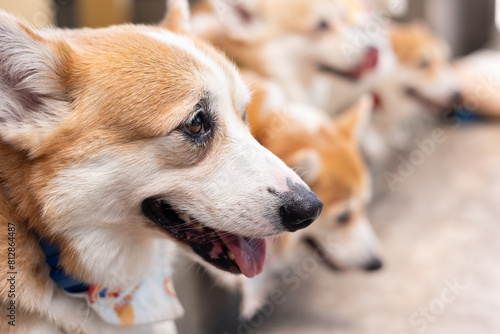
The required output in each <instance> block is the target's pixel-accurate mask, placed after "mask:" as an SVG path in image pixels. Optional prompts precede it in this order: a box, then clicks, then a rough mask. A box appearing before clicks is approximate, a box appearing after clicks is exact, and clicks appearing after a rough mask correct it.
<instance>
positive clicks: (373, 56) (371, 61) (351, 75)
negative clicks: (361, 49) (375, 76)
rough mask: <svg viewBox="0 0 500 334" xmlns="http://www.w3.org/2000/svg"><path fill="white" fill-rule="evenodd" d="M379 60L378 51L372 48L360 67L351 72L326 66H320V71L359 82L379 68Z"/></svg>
mask: <svg viewBox="0 0 500 334" xmlns="http://www.w3.org/2000/svg"><path fill="white" fill-rule="evenodd" d="M378 58H379V51H378V49H376V48H373V47H371V48H369V49H368V51H367V52H366V53H365V56H364V57H363V59H362V60H361V62H360V63H359V65H358V66H357V67H356V68H354V69H352V70H350V71H342V70H340V69H337V68H334V67H332V66H329V65H325V64H320V65H319V70H320V71H322V72H326V73H329V74H333V75H336V76H339V77H342V78H344V79H347V80H349V81H357V80H359V79H361V78H362V77H363V76H364V75H365V74H366V73H367V72H369V71H371V70H372V69H374V68H375V67H376V66H377V64H378Z"/></svg>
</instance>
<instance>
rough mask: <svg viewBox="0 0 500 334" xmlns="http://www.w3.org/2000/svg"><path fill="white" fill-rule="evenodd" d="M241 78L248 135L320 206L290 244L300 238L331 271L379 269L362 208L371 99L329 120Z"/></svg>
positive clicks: (270, 87) (367, 195)
mask: <svg viewBox="0 0 500 334" xmlns="http://www.w3.org/2000/svg"><path fill="white" fill-rule="evenodd" d="M244 76H245V79H246V80H247V82H250V83H251V88H252V91H253V98H252V100H251V101H250V103H249V104H248V106H247V113H248V120H249V123H250V128H251V131H252V134H253V135H254V136H255V138H256V139H257V140H258V141H259V143H261V144H262V145H263V146H264V147H266V148H268V149H269V150H270V151H271V152H273V153H274V154H276V155H277V156H278V157H280V158H281V159H282V160H283V161H284V162H285V163H286V164H287V165H288V166H290V167H291V168H293V169H294V170H296V171H297V173H298V174H299V175H301V177H302V179H303V180H304V181H305V182H306V183H307V184H308V185H309V186H310V187H311V189H312V190H313V191H314V192H315V193H316V194H317V195H318V197H319V198H320V199H321V200H322V202H323V205H324V210H323V213H322V214H321V215H320V217H319V218H318V220H317V222H316V223H315V224H314V226H310V227H308V228H306V229H304V230H302V231H300V232H297V233H296V234H295V235H293V236H292V235H289V241H291V244H295V243H297V242H302V243H303V244H304V245H306V246H307V247H309V248H310V249H311V250H313V251H317V252H318V253H319V254H320V255H321V256H322V257H323V259H324V262H325V265H326V266H328V267H330V268H331V269H334V270H341V269H347V268H360V269H367V270H376V269H379V268H380V267H381V265H382V261H381V255H380V249H379V246H378V241H377V238H376V236H375V234H374V232H373V230H372V227H371V225H370V223H369V221H368V219H367V216H366V212H365V210H366V206H367V205H368V203H369V201H370V199H371V181H370V175H369V173H368V170H367V168H366V166H365V164H364V161H363V158H362V155H361V151H360V147H359V144H360V138H361V136H362V133H363V131H364V128H365V127H366V126H367V124H368V122H369V115H370V112H371V108H372V106H373V103H372V101H371V98H370V97H369V96H364V97H362V98H361V99H360V101H359V102H358V103H356V104H355V105H354V106H353V107H351V108H350V109H349V110H347V111H345V112H344V113H342V114H341V115H339V116H337V117H335V118H334V119H332V118H331V117H329V116H328V115H327V114H326V113H324V112H323V111H321V110H318V109H316V108H314V107H310V106H308V105H303V104H298V103H290V104H286V102H285V100H280V96H281V97H283V98H284V97H285V94H284V93H283V92H282V91H280V89H281V88H280V87H279V85H277V84H276V83H275V82H272V81H270V80H265V79H262V78H258V77H255V76H251V75H250V76H249V74H248V73H246V72H244ZM292 241H293V242H292ZM291 248H292V249H293V248H295V246H293V247H291ZM289 255H291V256H293V254H292V253H290V254H289ZM285 256H288V254H286V252H285Z"/></svg>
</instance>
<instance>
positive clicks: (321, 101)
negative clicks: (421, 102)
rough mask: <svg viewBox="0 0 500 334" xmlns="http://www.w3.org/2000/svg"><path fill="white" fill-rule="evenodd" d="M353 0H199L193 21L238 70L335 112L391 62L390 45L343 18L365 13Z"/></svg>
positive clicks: (369, 85)
mask: <svg viewBox="0 0 500 334" xmlns="http://www.w3.org/2000/svg"><path fill="white" fill-rule="evenodd" d="M352 3H361V1H360V0H359V1H358V0H355V1H353V0H349V1H347V0H346V1H344V0H334V1H331V0H308V1H303V0H273V1H267V0H241V1H234V0H211V1H209V0H205V1H202V2H201V4H199V5H198V6H195V7H194V9H193V11H194V13H195V14H194V15H193V19H192V24H193V30H194V31H195V33H196V34H197V35H198V36H200V37H202V38H204V39H206V40H208V41H210V42H211V43H212V44H214V45H215V46H217V47H219V48H220V49H221V50H223V51H224V52H225V53H226V54H227V55H228V56H229V57H230V58H231V59H233V60H234V61H235V62H236V63H237V64H238V66H239V67H240V68H246V69H250V70H252V71H254V72H256V73H258V74H259V75H261V76H263V77H266V78H270V79H272V80H274V81H276V82H277V83H278V84H279V85H281V86H282V87H283V89H284V92H285V94H286V96H287V98H288V99H289V101H293V102H297V103H309V104H313V105H315V106H317V107H320V108H321V109H325V110H328V111H330V110H331V111H332V113H334V112H339V111H342V110H344V109H345V108H346V107H348V106H349V105H351V104H352V103H353V102H354V101H355V100H356V99H357V98H358V97H359V95H360V94H361V93H363V92H366V91H368V90H370V89H371V88H372V86H373V84H374V82H375V81H376V78H377V77H378V76H379V75H380V74H382V73H384V72H385V71H386V67H387V66H388V64H387V63H390V62H391V58H390V57H386V56H385V54H386V52H385V50H388V52H389V53H390V48H389V47H385V46H384V45H382V44H383V43H381V44H380V45H379V44H378V41H376V40H373V41H372V40H370V39H369V38H368V37H367V35H366V34H365V33H364V32H363V31H362V30H361V28H360V27H359V26H357V25H356V24H354V23H352V24H348V23H349V22H351V21H352V22H358V21H360V20H361V17H362V16H363V15H365V14H364V12H363V11H356V10H357V8H358V7H362V6H361V5H359V6H353V5H349V4H352ZM358 12H359V13H361V14H362V15H361V14H359V15H358ZM387 45H388V44H387ZM382 50H383V52H382ZM325 87H326V90H325ZM332 92H334V95H333V98H332V99H331V100H330V96H331V95H332V94H331V93H332Z"/></svg>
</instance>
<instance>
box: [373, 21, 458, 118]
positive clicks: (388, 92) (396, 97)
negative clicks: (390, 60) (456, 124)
mask: <svg viewBox="0 0 500 334" xmlns="http://www.w3.org/2000/svg"><path fill="white" fill-rule="evenodd" d="M391 42H392V46H393V49H394V53H395V55H396V57H397V61H398V66H397V67H396V68H395V70H394V72H393V74H391V75H390V76H389V77H388V79H387V81H386V82H385V83H384V84H382V85H381V87H380V92H381V96H380V99H381V101H380V102H381V104H382V107H384V104H387V108H386V109H391V110H392V109H394V113H395V114H399V115H403V116H404V115H408V114H411V113H413V112H420V111H422V110H431V111H435V112H443V111H446V110H447V109H449V108H450V107H451V106H452V105H453V104H454V103H456V102H458V100H459V98H460V94H459V88H458V84H457V82H456V77H455V73H454V71H453V69H452V68H451V66H450V51H449V48H448V46H447V45H446V43H445V42H444V41H443V40H442V39H440V38H439V37H437V36H436V35H434V34H433V33H432V32H431V31H430V29H429V28H427V27H426V26H425V25H423V24H420V23H413V24H393V25H392V26H391Z"/></svg>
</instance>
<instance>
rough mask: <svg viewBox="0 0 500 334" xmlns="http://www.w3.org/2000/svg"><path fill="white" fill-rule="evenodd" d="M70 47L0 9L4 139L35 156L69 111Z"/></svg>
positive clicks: (0, 137) (0, 97) (0, 128)
mask: <svg viewBox="0 0 500 334" xmlns="http://www.w3.org/2000/svg"><path fill="white" fill-rule="evenodd" d="M71 54H72V53H71V50H70V48H69V46H67V45H66V44H64V43H63V42H59V41H48V40H45V39H44V38H43V37H41V36H40V35H38V34H37V33H36V32H35V31H33V30H32V29H31V28H30V27H29V26H28V25H26V24H24V23H23V22H20V21H19V20H18V19H16V18H15V17H13V16H11V15H9V14H7V13H5V12H3V11H0V140H1V141H4V142H6V143H8V144H10V146H12V147H15V148H17V149H19V150H20V151H25V152H27V153H28V154H29V155H30V156H35V155H36V154H37V153H38V150H39V148H40V147H41V146H42V145H43V142H44V140H45V139H46V138H47V137H48V136H49V135H50V134H51V132H52V131H53V130H54V128H55V127H56V126H57V124H58V123H59V122H60V120H61V118H62V117H63V116H64V115H66V114H68V113H69V112H70V102H69V99H68V98H67V95H66V89H65V82H67V78H68V76H69V71H70V69H71Z"/></svg>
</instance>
